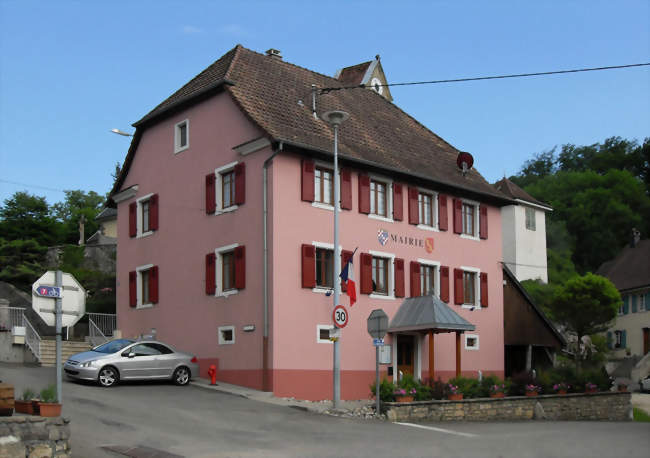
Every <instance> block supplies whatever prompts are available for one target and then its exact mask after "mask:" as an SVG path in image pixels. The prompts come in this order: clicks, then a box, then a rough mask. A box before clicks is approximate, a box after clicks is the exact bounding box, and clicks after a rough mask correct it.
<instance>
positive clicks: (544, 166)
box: [510, 148, 557, 188]
mask: <svg viewBox="0 0 650 458" xmlns="http://www.w3.org/2000/svg"><path fill="white" fill-rule="evenodd" d="M556 171H557V159H556V157H555V148H553V149H551V150H548V151H543V152H541V153H537V154H535V155H534V156H533V159H529V160H527V161H526V162H524V165H523V166H522V167H521V171H520V172H519V173H518V174H517V175H515V176H512V177H510V180H511V181H513V182H514V183H516V184H517V186H520V187H522V188H524V187H526V186H529V185H531V184H533V183H535V182H537V180H540V179H542V178H544V177H547V176H549V175H553V174H554V173H555V172H556Z"/></svg>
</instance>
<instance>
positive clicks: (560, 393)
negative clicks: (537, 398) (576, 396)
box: [557, 390, 566, 396]
mask: <svg viewBox="0 0 650 458" xmlns="http://www.w3.org/2000/svg"><path fill="white" fill-rule="evenodd" d="M557 394H559V395H560V396H564V395H565V394H566V390H557Z"/></svg>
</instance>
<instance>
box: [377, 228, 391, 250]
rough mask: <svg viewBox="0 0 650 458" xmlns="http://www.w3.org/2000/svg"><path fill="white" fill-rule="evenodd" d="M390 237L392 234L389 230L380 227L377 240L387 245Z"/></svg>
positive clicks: (382, 244)
mask: <svg viewBox="0 0 650 458" xmlns="http://www.w3.org/2000/svg"><path fill="white" fill-rule="evenodd" d="M388 237H390V236H389V234H388V231H386V230H385V229H379V230H378V231H377V240H379V243H381V246H384V245H386V242H388Z"/></svg>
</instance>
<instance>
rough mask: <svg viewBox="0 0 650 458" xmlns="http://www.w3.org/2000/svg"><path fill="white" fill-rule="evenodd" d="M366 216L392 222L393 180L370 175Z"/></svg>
mask: <svg viewBox="0 0 650 458" xmlns="http://www.w3.org/2000/svg"><path fill="white" fill-rule="evenodd" d="M368 218H373V219H378V220H381V221H387V222H390V223H392V222H393V181H392V180H390V179H388V178H384V177H381V176H378V175H370V213H369V214H368Z"/></svg>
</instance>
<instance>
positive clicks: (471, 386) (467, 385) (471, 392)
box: [449, 377, 481, 398]
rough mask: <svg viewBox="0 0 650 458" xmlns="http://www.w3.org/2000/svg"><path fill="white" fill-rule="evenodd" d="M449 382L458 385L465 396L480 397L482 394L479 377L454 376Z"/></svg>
mask: <svg viewBox="0 0 650 458" xmlns="http://www.w3.org/2000/svg"><path fill="white" fill-rule="evenodd" d="M449 384H452V385H456V386H457V387H458V391H459V392H460V393H463V397H464V398H478V397H480V396H481V384H480V383H479V381H478V379H475V378H468V377H454V378H452V379H450V380H449Z"/></svg>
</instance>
